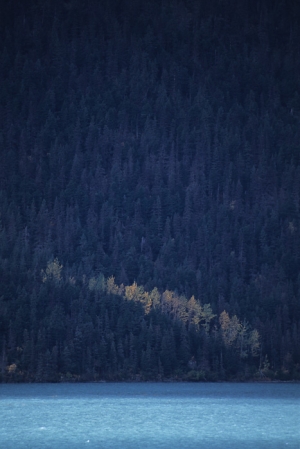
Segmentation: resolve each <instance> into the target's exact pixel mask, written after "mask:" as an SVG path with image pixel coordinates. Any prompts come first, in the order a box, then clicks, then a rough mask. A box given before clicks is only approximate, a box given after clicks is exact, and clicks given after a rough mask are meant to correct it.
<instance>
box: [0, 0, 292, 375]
mask: <svg viewBox="0 0 300 449" xmlns="http://www.w3.org/2000/svg"><path fill="white" fill-rule="evenodd" d="M1 17H2V18H1V20H2V26H1V27H0V38H1V39H0V41H1V48H0V86H1V87H0V148H1V150H0V282H1V284H0V288H1V290H0V351H1V354H2V359H1V360H2V362H1V364H2V365H1V366H2V373H3V376H4V377H3V378H6V375H7V370H6V366H12V365H13V364H16V365H17V368H16V370H19V371H16V372H23V371H24V373H25V372H26V373H27V374H24V376H25V377H26V376H27V375H28V376H29V377H31V378H32V379H39V378H44V377H43V376H44V374H39V375H38V374H37V373H41V372H42V371H43V370H44V368H43V369H42V368H38V367H43V366H44V365H45V364H47V363H48V364H49V363H50V360H54V362H53V363H54V365H53V366H54V367H57V369H56V368H53V369H52V372H55V373H58V372H62V373H65V374H66V373H67V372H69V373H71V374H72V375H73V374H74V375H75V374H76V375H78V376H79V375H80V376H81V375H83V374H84V373H87V372H89V373H92V372H93V370H94V367H95V360H101V357H102V355H101V356H100V355H99V356H97V350H98V351H100V345H101V341H102V330H100V331H99V332H98V331H97V332H98V333H97V334H93V332H94V331H93V330H92V328H91V326H90V324H89V325H87V326H86V328H85V330H84V331H83V330H81V334H80V336H79V337H78V338H77V337H76V338H77V339H76V338H75V334H74V332H75V330H76V327H77V326H78V320H79V321H80V320H82V321H80V323H81V322H82V323H83V322H84V323H92V325H93V328H94V329H96V328H97V326H98V324H96V322H95V321H94V320H95V317H96V316H98V317H99V320H100V321H101V322H102V321H103V320H105V316H106V315H107V316H108V318H107V320H106V322H107V329H110V331H109V332H108V333H110V334H111V335H113V334H114V337H111V339H107V334H106V333H104V335H105V337H103V338H105V341H104V343H105V344H106V345H107V348H108V349H105V351H106V352H105V354H106V356H105V357H106V360H107V368H105V370H106V371H105V373H106V374H104V371H103V373H102V371H101V369H102V368H101V369H100V368H99V370H98V371H97V372H98V374H97V375H98V376H100V377H101V376H102V375H103V376H108V377H109V376H111V377H112V378H115V377H117V376H118V375H120V377H122V376H123V374H118V373H121V371H122V370H124V372H126V373H127V374H126V375H129V374H128V373H129V372H130V369H132V373H134V375H136V374H137V373H140V372H141V369H142V368H141V360H142V354H143V351H144V350H145V348H144V347H143V346H142V347H143V349H138V346H135V345H136V343H130V338H129V336H128V339H129V340H128V342H127V343H126V342H125V340H126V339H125V340H124V341H123V337H119V336H118V337H117V338H116V337H115V332H116V328H115V327H114V326H116V325H117V324H116V322H117V321H118V319H119V318H116V317H118V316H119V314H121V315H122V312H121V311H122V310H123V309H122V307H125V305H126V310H127V306H128V312H126V313H128V316H127V315H126V316H127V318H126V323H127V324H126V326H127V327H128V331H129V329H131V328H132V329H134V328H135V323H136V322H137V323H139V319H140V318H141V317H143V319H142V318H141V319H142V321H141V322H143V323H145V324H144V326H145V329H146V328H147V329H148V330H147V332H149V333H151V334H152V331H149V329H150V323H151V322H152V326H153V329H155V326H156V324H154V323H157V322H158V321H159V320H162V323H163V324H160V329H161V335H159V336H158V337H155V338H156V340H157V341H158V340H159V339H160V338H161V342H162V340H163V336H165V340H166V341H167V335H168V334H172V335H173V337H168V338H169V339H171V340H172V339H173V340H172V341H173V343H172V344H171V343H170V342H169V343H168V345H169V344H170V345H171V346H172V345H173V348H174V347H175V349H174V351H173V350H172V351H173V353H175V354H176V356H174V360H176V363H175V362H174V364H173V362H172V363H171V368H170V369H169V371H168V369H167V368H166V367H161V368H159V369H160V371H159V369H158V367H159V363H161V364H163V360H165V357H162V355H161V349H159V350H157V351H156V353H155V357H156V358H155V357H154V355H153V354H154V352H152V349H153V347H155V345H154V343H153V344H152V343H151V344H150V348H151V354H152V355H153V357H154V358H155V362H154V361H153V363H154V365H153V366H155V367H156V368H155V370H156V371H155V373H156V374H157V373H158V372H159V373H161V375H164V376H169V375H171V374H170V373H172V375H174V372H175V371H174V370H175V369H179V367H181V368H180V369H182V370H183V371H184V370H185V369H186V363H187V361H190V360H191V358H192V357H194V358H195V360H196V366H197V367H199V366H200V367H201V363H202V362H201V357H202V356H199V355H197V351H198V348H200V349H199V351H200V353H201V351H204V350H205V351H208V354H207V356H205V358H206V359H207V360H208V368H207V369H204V368H203V369H204V371H205V372H206V371H207V372H213V373H215V376H217V377H218V378H219V377H220V376H221V374H220V373H221V371H220V370H221V368H220V367H221V366H223V367H224V373H225V374H222V376H225V377H226V376H227V377H230V376H231V375H237V373H241V372H242V371H243V372H245V370H246V366H247V367H252V368H249V370H250V372H251V373H252V369H253V370H254V367H255V370H257V369H259V367H260V368H261V369H263V364H264V363H265V362H266V366H268V369H269V371H270V373H269V375H268V377H270V376H271V377H272V376H273V377H276V376H277V377H280V378H287V379H291V378H299V371H300V345H299V341H300V274H299V268H300V210H299V205H300V167H299V162H300V144H299V142H300V126H299V122H300V99H299V93H300V85H299V83H300V81H299V77H298V75H297V74H298V73H299V72H300V55H299V41H300V24H299V20H300V3H299V2H298V1H294V0H286V1H283V2H280V3H279V2H277V3H276V4H274V2H270V1H268V0H263V1H255V0H254V1H252V2H226V4H225V3H224V2H222V1H218V0H212V1H211V2H199V1H191V0H176V1H173V0H172V1H171V0H162V1H161V0H157V1H156V0H153V1H151V2H142V1H140V0H130V1H129V0H128V1H126V0H124V1H119V0H110V1H101V2H99V1H98V0H87V1H85V2H78V1H77V0H69V1H64V2H61V1H55V0H54V1H52V2H44V1H42V0H35V1H31V2H26V1H22V2H21V1H20V2H18V1H15V0H7V1H6V2H5V5H4V6H3V8H2V16H1ZM56 258H57V259H58V260H59V261H60V262H59V263H61V264H62V265H63V266H64V279H63V282H61V283H58V284H57V285H56V284H55V288H54V287H53V288H52V287H51V288H50V284H49V283H48V282H45V283H43V282H42V281H41V279H42V278H41V276H42V275H41V272H42V270H44V276H46V270H47V267H48V265H47V264H48V263H49V261H52V262H53V261H54V260H56ZM48 268H49V267H48ZM100 272H101V273H103V275H104V277H105V279H107V280H108V279H110V277H111V276H114V278H115V282H116V284H117V285H121V284H123V285H125V286H130V285H131V286H132V285H135V284H134V282H136V284H137V285H139V286H143V288H144V290H145V291H147V292H152V291H154V289H155V288H157V289H158V291H159V292H166V291H170V292H177V293H176V294H175V293H173V294H171V296H172V295H173V296H172V298H173V297H174V298H175V297H176V298H177V297H181V296H184V297H185V298H191V297H192V296H193V295H194V296H195V297H196V298H199V301H200V302H199V303H198V302H197V304H202V305H203V306H201V307H204V305H205V304H210V308H211V310H212V314H213V315H216V316H215V317H214V318H213V319H212V321H211V324H210V326H211V327H210V328H209V330H208V334H207V333H206V331H205V328H204V327H203V326H202V324H203V322H202V321H201V322H200V327H199V329H198V330H197V332H196V331H195V332H196V333H195V337H191V335H194V334H193V332H194V331H193V330H191V329H190V324H189V323H188V322H185V321H184V320H183V321H182V319H180V320H181V321H180V322H181V323H182V328H181V327H180V326H181V325H180V326H179V325H178V323H177V321H176V320H177V318H176V317H175V316H173V315H172V314H171V313H169V312H168V313H165V311H164V309H163V307H162V308H160V307H159V310H156V308H155V307H154V308H151V310H150V311H149V313H146V311H145V310H146V309H145V307H146V306H145V305H144V304H143V301H137V303H136V302H134V301H133V302H129V301H128V300H127V299H126V296H125V300H124V295H125V293H124V294H123V293H122V294H121V295H120V294H118V295H115V294H113V295H112V294H111V293H108V292H107V290H105V289H104V290H102V291H101V301H100V303H98V302H97V301H98V300H96V297H97V295H99V293H96V292H95V291H94V290H93V289H90V288H88V285H89V283H90V282H92V283H93V282H98V281H91V280H92V279H94V280H95V279H96V280H97V279H98V276H99V273H100ZM67 279H68V281H67ZM84 279H86V283H85V282H84ZM42 280H43V279H42ZM91 285H92V284H91ZM161 294H162V293H159V295H161ZM149 295H150V293H149ZM174 295H175V296H174ZM172 301H173V300H172ZM174 301H175V299H174ZM188 301H190V300H187V302H188ZM179 302H180V301H179ZM65 303H66V304H67V306H66V308H65V307H64V304H65ZM180 303H181V302H180ZM183 303H185V301H183ZM100 304H102V305H101V306H100ZM121 305H122V307H121ZM112 307H113V309H111V308H112ZM174 307H175V306H174ZM176 307H177V306H176ZM176 307H175V308H176ZM36 310H39V313H38V315H36V313H37V312H36ZM176 310H177V309H176ZM224 311H225V312H226V314H228V317H229V318H228V319H229V320H232V319H233V317H234V316H237V317H238V319H237V320H238V323H239V324H240V325H241V326H245V325H246V324H245V323H249V325H250V326H251V329H256V330H257V332H258V334H259V342H260V357H259V362H258V363H257V360H256V359H253V363H252V361H251V362H250V361H248V357H250V355H249V354H248V355H247V357H246V358H244V357H240V355H241V354H243V351H244V349H243V347H241V346H240V347H239V350H237V348H236V347H235V351H233V354H235V355H234V356H232V357H233V358H232V366H231V368H230V369H229V364H230V362H228V360H229V359H228V358H226V357H227V355H226V354H227V352H226V351H227V349H226V348H225V347H224V350H222V351H221V350H220V347H221V346H222V344H224V341H223V340H222V338H223V337H222V338H221V337H220V326H221V324H220V321H219V319H220V317H221V314H222V313H223V312H224ZM42 312H44V313H45V317H44V318H45V320H46V321H47V320H50V321H51V324H50V321H49V323H48V322H46V323H44V325H43V326H42V327H40V323H41V322H43V316H42ZM106 312H107V314H106ZM86 314H87V315H86ZM34 316H38V318H35V319H36V320H37V321H36V322H34V321H33V320H34V318H33V317H34ZM87 316H89V317H90V318H87ZM111 316H114V318H113V319H112V318H111ZM51 317H52V318H51ZM79 317H80V318H79ZM223 318H224V322H225V321H226V320H227V317H226V316H225V315H224V316H223ZM121 319H122V317H120V320H121ZM175 322H176V323H177V324H176V325H175ZM230 322H231V321H230ZM59 323H60V324H59ZM99 326H100V325H99ZM101 326H102V325H101ZM178 326H179V330H178V329H177V328H178ZM214 326H216V328H214ZM43 329H44V330H43ZM51 329H52V330H51ZM67 329H68V332H69V333H68V334H67V335H65V334H63V337H61V338H60V337H59V342H60V344H58V343H57V338H58V337H56V333H57V334H58V336H59V335H60V333H61V332H66V330H67ZM89 329H90V330H89ZM97 329H98V328H97ZM101 329H102V328H101ZM183 329H185V332H187V335H188V336H187V337H186V339H187V340H188V341H189V343H188V344H187V347H188V348H189V349H188V350H187V355H186V358H185V359H184V363H183V361H182V360H183V359H181V358H180V357H181V356H179V355H178V354H179V352H178V351H179V349H178V348H179V346H178V345H179V343H178V342H179V341H180V338H181V337H176V335H177V334H178V335H179V334H180V335H181V336H182V335H183V334H182V332H183ZM25 331H26V332H25ZM32 332H33V335H32ZM89 332H90V334H89ZM95 332H96V331H95ZM139 332H140V331H137V335H140V333H139ZM145 332H146V331H145ZM153 332H154V333H155V331H154V330H153ZM176 332H177V333H176ZM214 332H215V334H214ZM132 333H133V335H134V337H137V335H135V334H134V331H133V330H132ZM141 333H142V331H141ZM100 334H101V338H100V337H99V336H100ZM51 335H52V337H51ZM88 335H90V337H89V338H90V339H91V340H90V343H89V344H87V340H86V339H87V338H88ZM92 335H94V337H95V339H94V337H93V338H92ZM95 335H96V336H95ZM124 335H125V334H124ZM207 335H209V342H207ZM213 335H215V337H214V336H213ZM217 335H218V338H219V340H218V339H217ZM237 335H238V337H237V341H239V342H241V334H240V332H238V334H237ZM124 338H125V337H124ZM143 338H144V337H143ZM145 338H146V337H145ZM147 338H148V337H147ZM147 338H146V340H147ZM182 338H183V337H182ZM184 338H185V337H184ZM193 338H194V340H193ZM214 338H215V340H214ZM220 338H221V340H220ZM49 339H50V340H49ZM80 339H81V340H80ZM189 339H192V340H191V341H194V343H191V341H190V340H189ZM92 340H93V343H92ZM71 341H73V345H75V342H76V341H77V342H78V341H81V342H82V343H80V345H84V348H85V349H86V351H87V349H88V348H89V355H88V354H87V353H86V354H85V355H82V357H81V355H78V356H77V357H78V360H77V362H76V363H75V362H74V360H75V359H74V357H75V354H83V353H82V352H81V350H77V349H76V345H75V346H74V347H73V349H72V344H71ZM112 341H113V342H114V346H115V353H116V360H117V362H116V363H115V362H114V365H113V366H114V367H115V368H116V370H115V371H114V369H113V368H108V367H111V359H110V357H111V356H110V354H111V352H110V351H112V353H114V351H113V350H111V346H112ZM119 341H121V342H122V345H123V351H124V354H126V356H125V355H124V360H125V359H127V360H128V357H129V355H128V354H129V352H128V351H129V350H128V345H129V346H130V344H131V345H132V346H131V347H132V348H135V349H134V352H135V359H136V362H135V364H136V365H132V364H131V365H130V366H131V368H130V369H129V368H126V366H125V368H124V365H122V367H123V368H122V370H121V368H120V370H121V371H120V370H119V366H121V365H120V361H119V358H118V357H119V355H118V354H119V349H118V344H119ZM213 341H214V343H212V342H213ZM220 341H223V343H222V344H221V343H220ZM218 342H219V343H218ZM104 343H103V344H104ZM76 344H77V343H76ZM78 344H79V343H78ZM161 344H162V343H161ZM166 344H167V343H166ZM239 344H240V343H239ZM243 344H244V343H243ZM39 345H41V348H40V349H39ZM80 345H79V346H80ZM126 345H127V346H126ZM153 345H154V346H153ZM189 345H190V346H189ZM220 345H221V346H220ZM234 345H236V343H234ZM225 346H226V345H225ZM64 347H66V354H65V355H63V351H64V350H65V349H64ZM230 347H231V346H230ZM18 348H19V349H18ZM25 348H27V349H25ZM54 348H56V349H54ZM97 348H98V349H97ZM126 348H127V349H126ZM196 348H197V349H196ZM205 348H209V350H208V349H205ZM146 349H147V346H146ZM231 349H232V348H231ZM16 351H19V356H18V357H17V355H16ZM53 351H54V352H53ZM72 351H73V352H72ZM101 351H102V349H101ZM120 351H121V349H120ZM126 351H127V352H126ZM52 352H53V353H52ZM229 352H230V351H229ZM250 352H251V351H250ZM68 353H69V354H70V355H69V356H68V357H67V355H68ZM238 353H239V356H238V355H237V354H238ZM248 353H249V351H248ZM24 354H27V357H28V359H27V362H26V363H25V362H22V363H23V367H22V363H21V365H20V366H19V364H18V363H17V361H18V360H19V359H20V360H21V359H22V360H23V359H24V357H25V355H24ZM29 354H30V356H29ZM55 354H56V355H55ZM199 357H200V358H199ZM228 357H229V356H228ZM251 357H252V356H251ZM266 357H267V359H266ZM221 358H222V360H221ZM63 359H65V360H71V361H72V363H71V362H70V363H71V365H70V366H68V367H67V366H65V367H63V364H62V360H63ZM29 360H30V361H31V362H32V364H31V362H30V363H29ZM45 360H48V362H47V363H46V361H45ZM55 360H56V361H55ZM151 360H152V359H151ZM159 360H160V362H159ZM51 363H52V362H51ZM51 363H50V365H51ZM66 363H67V362H66ZM97 363H98V362H97ZM99 363H100V362H99ZM101 363H102V362H101ZM126 363H127V362H126ZM128 363H129V362H128ZM130 363H131V362H130ZM74 364H75V365H76V367H74V366H73V365H74ZM78 364H81V365H80V366H81V367H79V366H78ZM241 365H243V367H244V368H243V369H241V368H240V367H241ZM30 366H31V367H33V368H30ZM87 366H88V368H87ZM99 366H102V365H99ZM132 366H136V368H132ZM153 369H154V368H153ZM199 369H200V370H201V369H202V368H199ZM247 369H248V368H247ZM109 370H110V371H109ZM157 370H158V371H157ZM230 370H232V371H230ZM146 371H147V370H146ZM122 372H123V371H122ZM29 373H30V374H29ZM162 373H163V374H162ZM156 374H155V375H156ZM264 375H265V374H263V376H264ZM51 376H52V375H51ZM51 376H50V377H51ZM88 376H91V377H92V374H89V375H88ZM124 376H125V374H124ZM50 377H49V378H50ZM125 377H126V376H125Z"/></svg>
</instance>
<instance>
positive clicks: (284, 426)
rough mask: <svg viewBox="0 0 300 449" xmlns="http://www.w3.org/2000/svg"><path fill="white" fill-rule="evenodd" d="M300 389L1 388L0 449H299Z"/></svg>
mask: <svg viewBox="0 0 300 449" xmlns="http://www.w3.org/2000/svg"><path fill="white" fill-rule="evenodd" d="M299 405H300V384H263V383H262V384H256V383H255V384H232V383H230V384H229V383H89V384H9V385H5V384H2V385H0V448H1V449H2V448H3V449H10V448H14V449H21V448H22V449H23V448H26V449H27V448H28V449H29V448H32V449H35V448H38V449H43V448H59V449H64V448H75V449H77V448H78V449H79V448H90V449H92V448H93V449H96V448H97V449H98V448H99V449H100V448H101V449H121V448H122V449H139V448H141V449H142V448H143V449H150V448H151V449H152V448H155V449H179V448H180V449H189V448H190V449H196V448H197V449H201V448H205V449H221V448H222V449H224V448H228V449H237V448H239V449H243V448H246V449H248V448H249V449H250V448H251V449H252V448H253V449H254V448H255V449H265V448H270V449H271V448H272V449H277V448H278V449H279V448H290V449H300V407H299Z"/></svg>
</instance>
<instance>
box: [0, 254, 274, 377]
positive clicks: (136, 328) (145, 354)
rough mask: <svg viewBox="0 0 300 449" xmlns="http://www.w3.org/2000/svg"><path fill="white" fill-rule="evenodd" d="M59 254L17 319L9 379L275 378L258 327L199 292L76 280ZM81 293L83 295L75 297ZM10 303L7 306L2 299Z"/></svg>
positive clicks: (8, 350)
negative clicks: (263, 353) (206, 300)
mask: <svg viewBox="0 0 300 449" xmlns="http://www.w3.org/2000/svg"><path fill="white" fill-rule="evenodd" d="M62 271H63V267H62V265H60V264H59V262H58V260H57V259H55V260H53V261H51V262H49V263H48V265H47V268H46V270H42V272H41V275H40V280H39V282H38V284H39V288H38V289H37V290H36V291H35V292H34V293H33V294H32V295H31V296H30V297H28V298H23V304H22V305H23V313H22V314H21V313H20V311H18V313H17V316H16V317H15V318H13V314H14V311H15V304H11V307H12V309H11V310H9V308H7V309H6V310H5V312H6V314H7V315H8V316H10V317H11V320H10V324H9V329H8V341H7V342H5V341H4V345H3V354H2V370H1V371H2V372H1V374H2V381H8V382H9V381H15V382H16V381H27V382H28V381H35V382H57V381H66V380H67V381H71V380H73V381H76V380H77V381H78V380H85V381H97V380H98V381H99V380H158V379H160V380H164V379H168V378H169V379H170V378H172V379H178V380H183V379H184V380H194V381H196V380H202V381H205V380H220V379H223V380H225V379H227V380H228V379H239V380H241V379H243V380H244V379H249V378H253V377H257V378H258V379H261V378H262V377H265V376H266V375H268V366H267V365H266V360H262V359H261V352H260V341H259V340H260V338H259V334H258V332H257V330H256V329H254V330H253V329H251V328H250V326H249V324H248V323H246V322H245V321H244V322H243V323H242V322H241V321H240V320H239V319H238V317H237V316H236V315H235V316H233V317H230V316H229V314H228V313H227V312H225V311H223V312H222V313H221V315H220V316H216V315H215V314H214V313H213V312H212V309H211V306H210V304H204V305H202V304H201V303H200V302H199V301H197V300H196V299H195V298H194V296H192V297H191V298H190V299H187V298H186V297H185V296H183V295H180V296H179V295H178V294H176V293H175V292H172V291H169V290H166V291H164V292H163V293H160V292H159V291H158V290H157V289H156V288H154V289H153V290H152V291H151V292H147V291H145V290H144V288H143V287H140V286H138V285H137V284H136V283H133V284H132V285H129V286H124V285H123V284H122V285H120V286H118V285H117V284H116V283H115V280H114V278H113V277H110V278H109V279H107V280H105V278H104V276H103V275H102V274H99V275H98V276H97V277H93V278H90V279H88V278H86V277H84V278H83V279H82V280H81V281H79V282H76V281H75V280H74V279H73V278H70V277H66V276H65V275H64V274H63V273H62ZM74 298H77V299H76V300H74ZM1 306H3V303H2V304H1Z"/></svg>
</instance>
